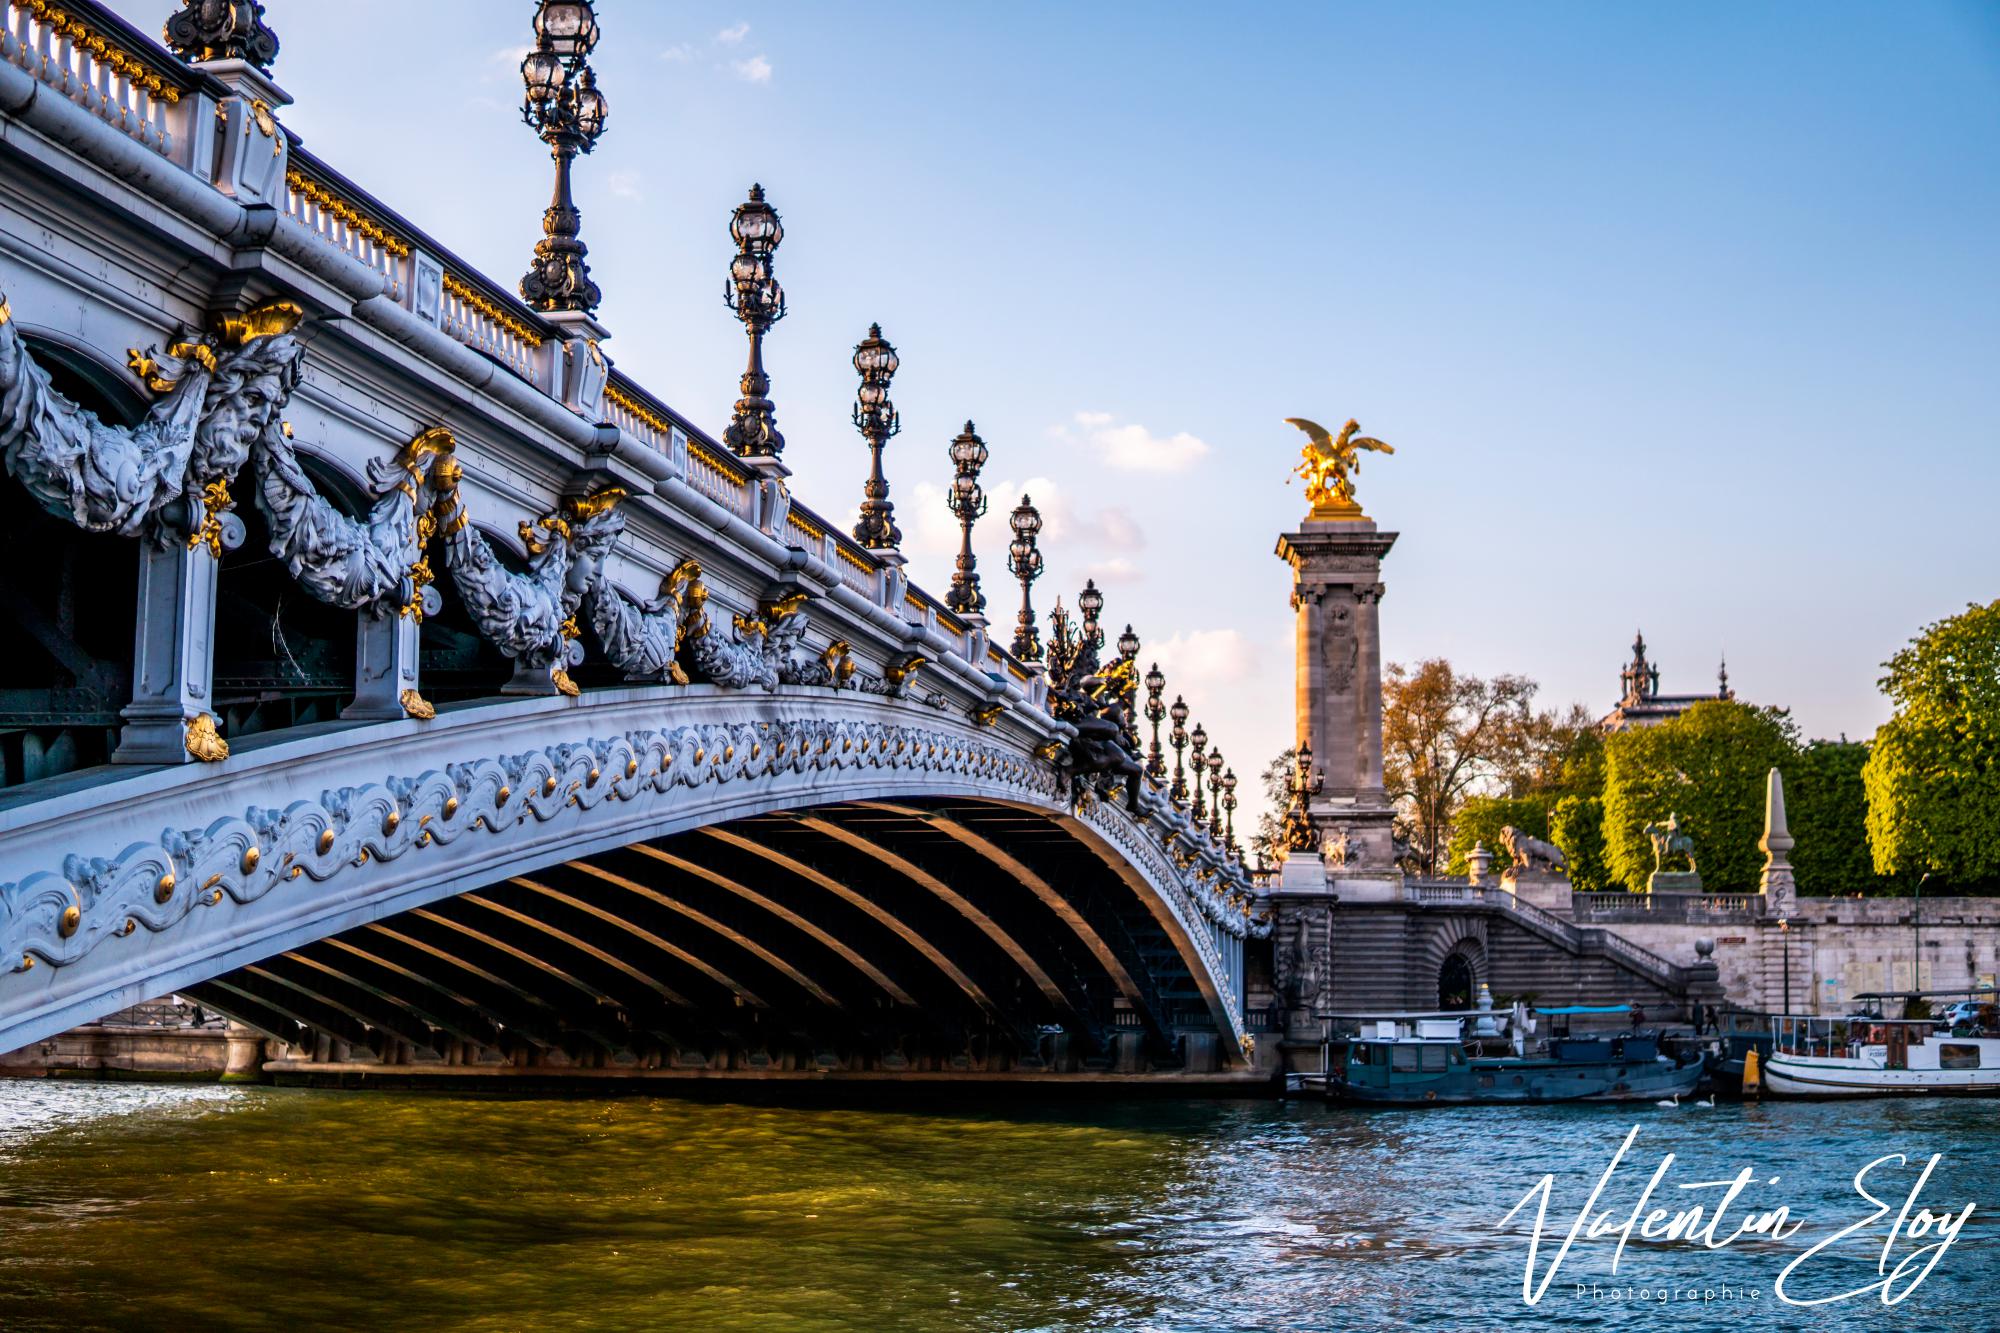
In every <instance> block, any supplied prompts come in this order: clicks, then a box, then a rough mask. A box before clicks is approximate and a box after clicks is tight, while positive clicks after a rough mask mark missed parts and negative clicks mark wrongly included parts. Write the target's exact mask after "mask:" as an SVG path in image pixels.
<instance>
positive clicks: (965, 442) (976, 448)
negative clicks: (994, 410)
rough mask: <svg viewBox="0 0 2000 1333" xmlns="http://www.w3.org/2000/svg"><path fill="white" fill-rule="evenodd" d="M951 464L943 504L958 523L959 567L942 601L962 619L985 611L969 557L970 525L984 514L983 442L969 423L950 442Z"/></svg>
mask: <svg viewBox="0 0 2000 1333" xmlns="http://www.w3.org/2000/svg"><path fill="white" fill-rule="evenodd" d="M951 465H952V468H953V470H954V473H955V475H954V476H953V477H952V479H951V493H950V494H949V495H947V496H946V497H945V504H946V505H947V506H949V508H950V509H951V512H952V516H953V517H955V518H956V519H957V520H958V530H959V546H958V568H957V570H956V571H955V572H954V573H953V574H952V576H951V590H950V591H949V592H947V593H946V594H945V599H944V601H945V605H946V606H949V607H950V608H951V609H952V610H954V611H956V612H958V613H959V614H960V615H962V616H976V615H978V614H980V613H981V612H983V611H984V610H985V609H986V594H985V593H983V592H981V591H979V561H978V557H976V556H974V555H973V554H972V524H973V521H974V520H975V519H977V518H979V517H980V515H982V514H984V513H985V512H986V492H984V491H982V490H980V489H979V469H980V468H982V467H984V466H986V442H985V441H984V440H982V439H980V438H979V436H978V435H977V434H976V433H975V432H974V431H973V429H972V423H971V422H970V421H968V422H966V423H965V429H964V430H963V431H962V432H960V433H959V436H958V438H957V439H955V440H953V441H952V442H951Z"/></svg>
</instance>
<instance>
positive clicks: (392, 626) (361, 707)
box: [340, 611, 420, 720]
mask: <svg viewBox="0 0 2000 1333" xmlns="http://www.w3.org/2000/svg"><path fill="white" fill-rule="evenodd" d="M355 622H356V624H355V636H354V701H353V702H352V703H350V704H348V705H347V707H345V708H343V709H341V710H340V715H341V716H342V717H344V718H351V719H357V720H363V719H367V720H372V719H382V718H401V717H404V716H407V715H408V713H407V710H406V709H405V708H404V707H403V692H404V691H405V690H410V691H415V690H416V688H417V648H418V631H419V628H420V627H419V626H418V624H417V621H416V617H414V616H406V615H399V614H397V613H396V612H394V611H391V612H389V613H388V614H387V615H376V614H375V613H373V612H372V611H362V612H361V613H359V614H358V615H357V616H356V617H355Z"/></svg>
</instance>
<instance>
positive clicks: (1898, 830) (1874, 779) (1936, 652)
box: [1862, 601, 2000, 888]
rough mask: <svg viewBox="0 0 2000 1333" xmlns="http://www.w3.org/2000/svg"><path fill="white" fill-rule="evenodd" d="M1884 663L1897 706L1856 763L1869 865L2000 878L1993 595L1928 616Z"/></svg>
mask: <svg viewBox="0 0 2000 1333" xmlns="http://www.w3.org/2000/svg"><path fill="white" fill-rule="evenodd" d="M1885 668H1886V670H1887V671H1888V674H1887V675H1886V676H1884V677H1882V681H1881V686H1882V690H1883V692H1884V693H1885V694H1887V695H1888V696H1889V698H1890V700H1891V702H1893V703H1894V705H1895V710H1896V711H1895V714H1894V715H1893V716H1892V717H1890V719H1889V720H1888V721H1887V722H1885V723H1883V724H1882V726H1881V728H1880V729H1879V730H1878V731H1877V732H1876V733H1875V740H1874V743H1873V744H1872V745H1871V746H1870V749H1869V755H1868V761H1867V763H1866V765H1865V766H1864V767H1863V769H1862V782H1863V785H1864V787H1865V789H1866V793H1867V799H1868V842H1869V846H1870V848H1871V849H1872V851H1873V853H1874V857H1873V859H1874V865H1875V869H1876V870H1878V871H1880V872H1882V873H1884V874H1895V873H1899V872H1900V873H1902V874H1906V875H1907V874H1921V873H1923V872H1926V871H1928V872H1931V873H1933V874H1935V875H1936V876H1937V877H1938V878H1940V879H1942V880H1944V881H1946V882H1947V883H1949V884H1951V885H1953V886H1954V887H1959V888H1969V887H1972V886H1975V885H1980V886H1984V885H1985V884H1989V883H1991V882H1992V881H1994V880H1996V879H2000V601H1996V602H1993V603H1991V604H1989V605H1986V606H1979V605H1973V606H1968V607H1967V608H1966V609H1965V610H1964V611H1963V612H1962V613H1960V614H1959V615H1955V616H1951V617H1949V618H1947V619H1944V620H1940V621H1938V622H1937V623H1936V624H1933V625H1928V626H1926V627H1925V628H1924V629H1923V631H1922V632H1921V633H1919V634H1918V635H1917V637H1916V638H1915V639H1913V640H1911V642H1910V645H1909V646H1908V647H1907V648H1904V649H1903V650H1902V651H1901V652H1899V653H1897V654H1896V655H1895V656H1894V657H1891V658H1890V659H1889V660H1888V662H1887V663H1886V664H1885Z"/></svg>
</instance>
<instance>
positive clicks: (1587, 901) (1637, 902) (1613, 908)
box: [1571, 893, 1764, 921]
mask: <svg viewBox="0 0 2000 1333" xmlns="http://www.w3.org/2000/svg"><path fill="white" fill-rule="evenodd" d="M1571 902H1572V909H1571V910H1572V912H1573V913H1574V915H1575V916H1576V919H1577V920H1579V921H1634V920H1645V921H1700V920H1704V919H1708V918H1715V917H1733V916H1755V915H1758V914H1759V913H1761V912H1762V911H1763V910H1764V897H1763V895H1762V894H1755V893H1751V894H1742V893H1734V894H1728V893H1578V894H1574V895H1572V898H1571Z"/></svg>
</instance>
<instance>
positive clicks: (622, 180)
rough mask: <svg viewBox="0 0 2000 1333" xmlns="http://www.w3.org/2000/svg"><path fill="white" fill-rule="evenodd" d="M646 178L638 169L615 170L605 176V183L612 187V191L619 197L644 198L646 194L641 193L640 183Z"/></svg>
mask: <svg viewBox="0 0 2000 1333" xmlns="http://www.w3.org/2000/svg"><path fill="white" fill-rule="evenodd" d="M644 179H645V177H644V176H642V175H640V173H638V172H636V171H614V172H612V173H611V174H610V175H609V176H608V177H606V178H605V182H604V183H605V184H606V185H608V186H610V187H611V193H612V194H613V195H614V196H615V197H617V198H619V199H643V198H644V197H645V196H644V195H643V194H641V193H640V190H639V184H640V182H641V181H643V180H644Z"/></svg>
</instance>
